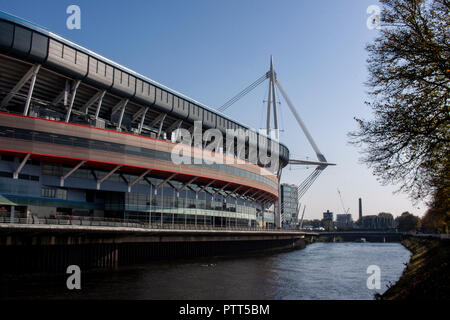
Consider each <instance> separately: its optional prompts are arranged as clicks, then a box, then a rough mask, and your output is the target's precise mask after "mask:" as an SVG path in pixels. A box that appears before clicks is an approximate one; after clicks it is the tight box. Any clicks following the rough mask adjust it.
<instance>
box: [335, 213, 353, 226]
mask: <svg viewBox="0 0 450 320" xmlns="http://www.w3.org/2000/svg"><path fill="white" fill-rule="evenodd" d="M335 225H336V227H337V228H341V229H345V228H352V227H353V218H352V215H351V214H350V213H343V214H337V215H336V222H335Z"/></svg>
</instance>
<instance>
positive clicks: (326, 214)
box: [323, 210, 334, 221]
mask: <svg viewBox="0 0 450 320" xmlns="http://www.w3.org/2000/svg"><path fill="white" fill-rule="evenodd" d="M333 215H334V213H333V212H331V211H330V210H327V212H324V213H323V220H331V221H333Z"/></svg>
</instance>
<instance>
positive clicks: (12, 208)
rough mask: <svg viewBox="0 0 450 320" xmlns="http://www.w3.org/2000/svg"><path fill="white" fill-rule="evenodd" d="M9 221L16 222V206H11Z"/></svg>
mask: <svg viewBox="0 0 450 320" xmlns="http://www.w3.org/2000/svg"><path fill="white" fill-rule="evenodd" d="M9 223H14V206H11V214H10V216H9Z"/></svg>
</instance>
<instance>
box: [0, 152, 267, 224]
mask: <svg viewBox="0 0 450 320" xmlns="http://www.w3.org/2000/svg"><path fill="white" fill-rule="evenodd" d="M0 162H1V161H0ZM0 164H1V163H0ZM25 167H27V166H25ZM34 168H35V171H40V174H39V177H40V181H41V182H42V185H41V184H37V185H36V186H35V188H38V187H39V188H40V192H39V195H40V199H39V201H40V202H39V203H40V204H41V205H43V206H45V205H46V204H45V202H46V199H47V201H51V199H57V200H59V201H61V200H67V202H66V205H67V209H69V208H72V209H74V210H75V209H76V208H78V207H77V205H75V206H73V203H74V202H73V200H77V201H79V202H84V203H89V204H91V207H92V208H95V209H96V210H100V211H102V214H103V216H104V217H108V218H120V219H133V220H139V221H142V222H150V223H152V224H184V225H191V224H192V225H200V226H202V225H206V226H215V227H226V226H228V227H233V226H234V227H249V226H256V225H257V221H258V220H261V219H262V212H261V205H260V203H257V202H255V201H254V200H252V199H250V198H246V197H238V196H237V195H232V194H230V193H229V191H223V190H220V189H218V188H215V187H212V186H208V187H206V188H203V186H201V185H197V184H195V183H191V184H188V185H185V184H184V183H183V182H180V181H176V180H170V181H167V182H165V183H164V184H163V185H161V183H162V182H163V181H164V180H163V179H161V178H157V177H152V176H151V174H149V175H147V176H146V177H145V178H142V179H141V180H139V181H138V182H137V183H136V184H135V185H134V186H133V190H131V191H132V192H128V190H126V189H127V188H128V182H130V181H134V180H135V179H136V178H137V177H138V175H133V174H128V173H126V174H125V173H118V172H115V173H113V174H112V175H110V176H109V177H108V179H107V180H105V182H104V183H103V184H104V185H102V188H101V190H97V189H96V181H97V180H98V179H101V178H102V177H104V176H105V175H106V174H107V173H108V171H106V170H98V169H94V168H92V169H91V168H86V167H82V168H79V169H78V170H76V171H75V172H73V173H72V174H71V175H70V177H68V178H67V179H66V180H65V183H64V187H58V186H57V184H59V183H60V177H61V176H64V175H66V174H67V173H68V172H69V171H70V170H72V169H73V167H69V166H65V165H62V164H55V163H49V162H40V163H39V166H34ZM7 180H8V181H12V182H13V183H16V181H14V180H13V179H7ZM4 183H5V184H9V182H7V181H5V182H4ZM157 186H159V187H157ZM1 189H2V188H1V187H0V191H1ZM120 189H122V190H123V191H120ZM32 190H33V188H32V187H31V185H30V189H29V190H28V191H29V192H32ZM28 191H27V192H28ZM27 192H25V194H24V195H26V194H27ZM49 203H50V202H49ZM58 206H59V207H60V208H64V207H65V204H64V203H58ZM83 208H85V206H84V207H83ZM92 211H93V210H91V211H90V212H91V213H92ZM269 211H270V210H267V209H266V212H265V217H264V220H265V221H267V222H270V221H273V211H272V212H269ZM66 212H67V211H66Z"/></svg>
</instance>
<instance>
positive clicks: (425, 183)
mask: <svg viewBox="0 0 450 320" xmlns="http://www.w3.org/2000/svg"><path fill="white" fill-rule="evenodd" d="M381 3H382V4H383V11H382V13H381V30H380V34H379V36H378V37H377V38H376V39H375V41H374V42H373V43H371V44H369V45H368V46H367V50H368V53H369V58H368V69H369V74H370V77H369V80H368V82H367V86H368V88H369V95H370V98H371V99H370V100H371V101H369V102H367V104H368V105H369V106H370V108H371V109H372V111H373V115H374V116H373V119H371V120H363V119H355V120H356V121H357V123H358V127H359V128H358V130H357V131H355V132H351V133H350V134H349V136H350V138H351V142H352V143H353V144H356V145H357V146H360V147H362V148H363V158H362V160H363V161H364V162H365V163H366V164H367V165H368V166H369V167H371V168H372V170H373V173H374V174H375V175H376V176H378V178H379V179H380V181H381V182H382V183H383V184H398V185H399V186H400V188H399V191H403V192H406V193H408V194H409V195H410V196H411V197H412V198H413V199H416V200H418V199H425V198H428V197H429V196H430V195H432V193H433V191H434V190H435V189H436V188H438V187H442V184H440V185H437V181H440V183H448V181H442V179H441V177H442V176H446V175H447V174H448V171H447V168H449V158H450V143H449V142H450V130H449V128H450V121H449V120H450V110H449V103H448V99H449V89H450V86H449V80H450V79H449V78H450V45H449V29H450V5H449V1H448V0H432V1H426V0H381Z"/></svg>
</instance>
